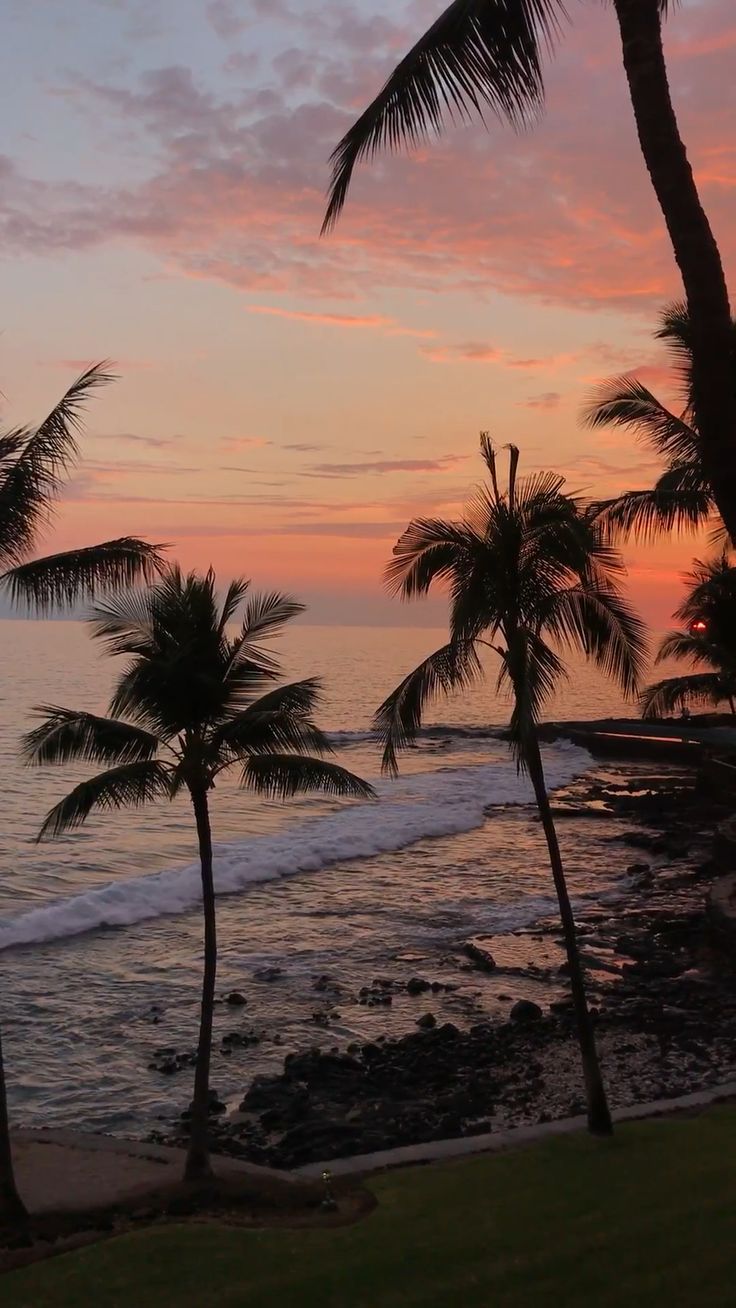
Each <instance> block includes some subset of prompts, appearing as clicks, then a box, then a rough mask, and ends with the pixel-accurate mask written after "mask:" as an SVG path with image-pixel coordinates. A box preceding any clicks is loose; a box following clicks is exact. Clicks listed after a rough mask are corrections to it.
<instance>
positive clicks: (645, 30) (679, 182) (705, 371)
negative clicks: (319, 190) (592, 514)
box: [323, 0, 736, 539]
mask: <svg viewBox="0 0 736 1308" xmlns="http://www.w3.org/2000/svg"><path fill="white" fill-rule="evenodd" d="M675 5H676V0H613V6H614V9H615V12H616V17H617V20H618V27H619V33H620V37H621V49H622V55H623V63H624V69H625V73H626V78H627V82H628V87H629V95H630V99H631V104H632V107H633V110H634V118H635V120H636V128H637V134H638V138H639V144H640V147H641V151H642V155H643V157H644V162H645V164H646V168H647V171H648V173H649V176H650V179H651V182H652V186H653V188H654V191H655V194H656V196H657V200H658V202H659V206H660V208H661V210H662V213H663V215H664V219H665V223H666V226H667V231H668V233H669V237H670V241H671V244H672V248H673V251H674V255H675V259H676V261H677V264H678V266H679V269H680V273H681V275H682V280H683V284H684V287H685V295H686V298H687V303H688V309H689V312H690V319H691V323H692V339H693V394H694V408H695V412H696V413H697V428H698V432H699V435H700V439H701V442H702V457H703V464H704V466H705V469H706V471H707V475H708V482H709V484H710V485H711V486H712V488H713V494H714V497H715V500H716V503H717V504H718V507H719V510H720V512H721V515H722V517H723V520H724V522H725V523H726V526H727V528H728V530H729V532H730V533H731V535H732V536H733V537H734V539H736V434H735V433H736V394H734V389H733V374H732V368H731V342H732V332H731V310H730V305H729V299H728V288H727V286H726V280H725V276H724V272H723V266H722V263H721V257H720V253H719V250H718V246H717V244H716V241H715V238H714V236H713V232H712V230H711V227H710V224H709V222H708V218H707V216H706V214H705V212H704V210H703V207H702V204H701V202H700V197H699V194H698V190H697V186H696V184H695V180H694V177H693V173H692V168H691V166H690V163H689V161H688V157H687V153H686V150H685V146H684V144H683V142H682V139H681V137H680V132H679V127H678V124H677V119H676V116H675V112H674V108H673V105H672V99H671V95H670V89H669V84H668V80H667V66H666V63H665V58H664V51H663V47H662V20H663V18H665V17H666V16H667V14H668V12H669V11H670V10H671V9H674V8H675ZM565 18H566V11H565V4H564V0H452V3H451V4H450V5H449V6H448V8H447V9H445V11H444V13H442V14H441V15H440V17H439V18H438V19H437V20H436V22H434V23H433V24H432V26H431V27H430V28H429V29H428V31H426V32H425V33H424V35H423V36H422V37H421V38H420V39H419V41H417V43H416V45H415V46H414V47H413V48H412V49H411V50H410V51H409V53H408V54H407V55H406V56H405V58H404V59H402V60H401V62H400V63H399V64H398V65H397V67H396V68H395V69H394V72H393V73H392V74H391V76H390V77H389V79H388V81H387V82H386V84H385V86H384V87H383V89H382V90H381V91H380V92H379V94H378V95H377V96H376V98H375V100H373V102H372V103H371V104H370V105H369V106H368V108H367V109H366V110H365V112H364V113H363V114H361V116H360V117H359V118H358V119H357V121H356V122H355V123H354V124H353V126H352V127H351V128H350V129H349V130H348V131H347V132H346V134H345V136H343V138H342V140H341V141H340V143H339V144H338V146H337V148H336V149H335V151H334V152H333V155H332V164H333V174H332V184H331V188H330V197H329V205H328V208H327V213H326V216H325V220H324V224H323V231H326V230H328V229H330V228H331V227H332V226H334V224H335V222H336V221H337V219H338V217H339V214H340V212H341V210H342V208H343V205H344V204H345V200H346V198H347V194H348V190H349V187H350V182H351V179H352V175H353V171H354V169H355V166H356V164H357V163H358V162H359V161H360V160H361V159H363V158H364V157H366V156H369V157H372V156H373V155H375V154H377V153H379V152H380V151H381V150H383V149H386V148H388V149H396V148H397V147H399V146H400V145H409V146H412V147H413V146H416V145H417V144H418V143H419V142H421V141H423V140H424V139H426V137H427V136H428V135H429V134H430V132H435V133H439V132H441V131H442V128H443V126H444V125H445V122H446V120H447V119H448V118H450V119H451V120H452V119H467V118H469V117H470V116H471V114H473V113H476V114H482V112H483V110H484V109H486V108H490V109H491V110H492V111H493V112H495V113H496V114H497V115H498V116H499V117H500V118H502V119H505V120H507V121H508V122H510V123H511V124H512V125H513V126H519V125H522V124H524V123H525V122H527V121H529V120H530V119H532V118H533V117H534V116H535V114H536V113H537V112H538V110H539V108H540V106H541V105H542V102H543V99H544V83H543V78H542V55H543V52H544V50H545V48H548V49H549V48H551V47H553V46H554V44H555V42H556V40H557V39H558V37H559V35H560V32H561V29H562V26H563V23H564V20H565Z"/></svg>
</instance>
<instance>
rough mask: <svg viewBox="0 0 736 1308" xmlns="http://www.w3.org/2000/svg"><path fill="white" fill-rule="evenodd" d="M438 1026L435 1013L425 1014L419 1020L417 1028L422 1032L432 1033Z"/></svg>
mask: <svg viewBox="0 0 736 1308" xmlns="http://www.w3.org/2000/svg"><path fill="white" fill-rule="evenodd" d="M436 1025H437V1018H436V1017H435V1015H434V1013H425V1014H424V1016H423V1017H418V1018H417V1026H418V1027H420V1028H421V1030H422V1031H431V1030H432V1028H433V1027H435V1026H436Z"/></svg>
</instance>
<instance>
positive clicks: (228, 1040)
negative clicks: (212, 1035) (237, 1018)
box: [222, 1031, 261, 1053]
mask: <svg viewBox="0 0 736 1308" xmlns="http://www.w3.org/2000/svg"><path fill="white" fill-rule="evenodd" d="M260 1043H261V1037H260V1036H259V1035H256V1033H255V1031H228V1032H227V1034H226V1035H224V1036H223V1037H222V1049H223V1053H224V1052H225V1050H227V1049H248V1048H250V1046H251V1045H259V1044H260Z"/></svg>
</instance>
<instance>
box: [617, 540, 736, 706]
mask: <svg viewBox="0 0 736 1308" xmlns="http://www.w3.org/2000/svg"><path fill="white" fill-rule="evenodd" d="M685 580H686V581H687V582H688V586H689V589H688V592H687V594H686V596H685V599H684V600H683V603H682V604H681V605H680V607H679V609H678V610H677V612H676V614H675V617H676V618H679V619H680V621H681V622H682V623H683V624H684V629H683V630H680V631H670V632H668V633H667V635H666V636H665V637H664V639H663V640H662V642H661V644H660V647H659V650H658V651H657V658H656V662H657V663H662V662H663V661H664V660H665V659H682V660H683V661H687V662H689V663H691V664H695V665H696V666H699V667H702V668H707V669H708V671H707V672H695V673H690V674H688V675H685V676H682V677H667V678H666V679H665V680H664V681H658V682H656V683H655V684H654V685H652V686H647V687H646V689H645V690H644V691H643V692H642V695H641V700H640V703H641V710H642V715H643V716H644V717H645V718H659V717H662V716H663V714H665V713H673V712H676V711H677V710H678V709H683V708H689V706H690V705H691V704H710V705H712V706H717V705H718V704H721V703H723V702H724V701H726V702H727V703H728V705H729V707H730V709H731V712H732V713H734V714H736V568H735V567H733V566H732V564H731V563H730V561H729V557H728V555H727V554H726V553H724V554H721V555H719V556H718V557H717V558H715V559H711V560H710V561H709V562H705V563H703V562H700V561H699V560H696V562H695V566H694V568H693V570H692V572H690V573H689V574H688V575H687V577H686V579H685Z"/></svg>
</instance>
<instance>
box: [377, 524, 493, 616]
mask: <svg viewBox="0 0 736 1308" xmlns="http://www.w3.org/2000/svg"><path fill="white" fill-rule="evenodd" d="M472 548H473V542H472V541H471V540H470V539H469V537H468V534H467V532H466V530H465V529H464V528H463V526H462V525H461V524H459V523H456V522H447V521H445V520H443V519H442V518H415V519H414V521H413V522H410V523H409V526H408V527H407V529H406V531H405V532H403V533H402V535H401V536H400V537H399V539H398V541H397V542H396V544H395V545H394V548H393V557H392V558H391V559H390V561H389V562H388V564H387V565H386V570H385V573H384V579H385V582H386V587H387V589H388V591H389V593H390V594H393V595H400V596H401V598H402V599H405V600H412V599H416V598H417V597H419V596H421V595H426V594H427V592H428V590H429V589H430V587H431V586H432V585H433V583H434V582H435V581H443V580H448V579H449V578H451V577H452V576H454V575H455V574H456V573H457V572H458V570H459V571H462V570H464V568H465V567H467V566H468V565H469V563H470V555H471V551H472Z"/></svg>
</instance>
